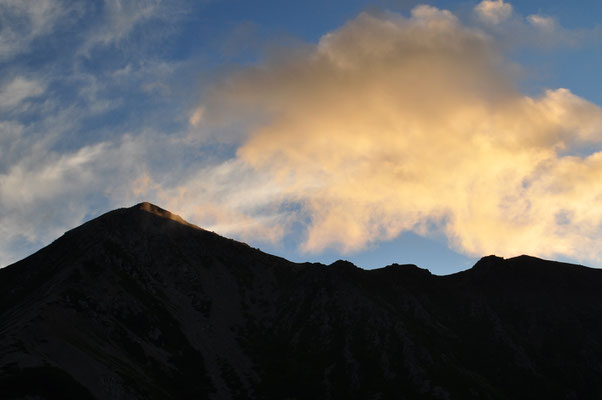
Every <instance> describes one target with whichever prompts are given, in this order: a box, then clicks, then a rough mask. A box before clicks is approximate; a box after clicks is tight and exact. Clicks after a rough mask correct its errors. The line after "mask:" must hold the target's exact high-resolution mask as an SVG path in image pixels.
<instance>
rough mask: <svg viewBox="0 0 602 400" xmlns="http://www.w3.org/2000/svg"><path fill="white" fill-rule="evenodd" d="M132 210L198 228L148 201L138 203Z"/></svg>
mask: <svg viewBox="0 0 602 400" xmlns="http://www.w3.org/2000/svg"><path fill="white" fill-rule="evenodd" d="M130 210H140V211H145V212H147V213H150V214H154V215H157V216H159V217H162V218H167V219H171V220H173V221H176V222H179V223H181V224H185V225H189V226H194V227H197V226H196V225H193V224H191V223H189V222H187V221H186V220H184V218H182V217H180V216H179V215H177V214H174V213H172V212H170V211H167V210H165V209H163V208H161V207H159V206H157V205H155V204H152V203H149V202H148V201H143V202H142V203H138V204H136V205H135V206H133V207H130ZM197 228H198V227H197Z"/></svg>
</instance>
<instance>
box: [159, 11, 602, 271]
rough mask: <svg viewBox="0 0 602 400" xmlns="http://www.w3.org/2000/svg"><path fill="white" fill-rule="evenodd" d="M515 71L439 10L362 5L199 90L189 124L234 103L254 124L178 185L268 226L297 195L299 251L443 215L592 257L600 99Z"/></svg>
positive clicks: (381, 235) (597, 230)
mask: <svg viewBox="0 0 602 400" xmlns="http://www.w3.org/2000/svg"><path fill="white" fill-rule="evenodd" d="M516 71H517V68H516V66H514V65H512V64H511V63H509V62H507V61H506V60H505V59H504V57H503V55H502V53H501V52H500V51H499V49H498V48H497V46H496V41H495V39H494V38H493V37H491V36H488V35H487V34H485V33H484V32H483V31H481V30H478V29H475V28H470V27H467V26H465V25H463V24H462V23H461V22H460V21H459V20H458V19H457V18H456V17H455V16H454V15H453V14H451V13H450V12H448V11H445V10H439V9H436V8H433V7H429V6H419V7H416V8H415V9H414V10H413V11H412V15H411V16H410V17H409V18H405V17H402V16H400V15H397V14H385V15H370V14H361V15H359V16H358V17H357V18H355V19H354V20H352V21H350V22H348V23H347V24H346V25H345V26H343V27H342V28H340V29H338V30H336V31H333V32H331V33H329V34H327V35H325V36H324V37H322V39H321V40H320V42H319V43H318V44H317V46H315V47H312V48H304V49H302V50H296V51H290V52H287V51H282V52H281V53H279V54H277V55H276V56H275V57H274V58H273V59H271V60H269V61H266V62H265V63H264V64H262V65H260V66H256V67H251V68H246V69H243V70H239V71H238V72H236V73H231V74H229V75H228V76H226V77H225V78H224V79H223V80H222V81H221V82H220V83H218V84H216V85H215V86H214V87H213V88H212V89H211V90H210V91H208V92H207V95H206V97H205V99H204V102H203V104H202V106H201V107H202V108H199V110H202V116H203V121H200V118H195V120H194V123H195V126H197V127H198V126H199V125H203V124H204V123H205V124H211V123H212V118H213V122H215V121H218V120H220V119H221V118H223V117H224V116H226V115H230V116H235V115H243V116H245V117H248V116H253V121H252V123H253V128H252V129H250V131H249V132H248V136H247V137H245V138H244V139H243V141H242V143H241V146H240V147H239V149H238V152H237V159H236V160H234V161H230V163H229V166H230V170H229V171H230V172H229V174H228V175H227V176H224V177H223V178H224V181H223V182H221V183H220V184H216V183H215V182H213V184H211V183H208V182H207V177H208V176H211V171H207V170H205V171H203V172H202V173H200V174H199V175H197V176H195V177H193V179H191V181H190V182H188V185H189V186H190V187H191V188H192V187H194V186H195V185H197V186H198V185H200V183H198V182H200V181H203V182H204V183H203V185H204V186H203V188H204V189H203V190H204V192H205V197H204V198H206V199H207V198H210V199H211V198H213V199H214V203H219V205H220V206H221V207H222V208H225V209H228V210H229V211H227V212H226V211H221V212H220V213H219V214H221V215H229V214H228V213H239V214H241V215H245V216H246V217H245V218H248V219H249V218H250V219H251V220H253V221H255V222H254V223H253V229H254V232H255V233H254V234H255V235H257V232H259V231H261V230H262V229H261V227H262V226H263V228H264V229H265V231H266V232H269V234H268V235H267V236H268V237H270V238H274V237H278V235H279V234H282V232H281V231H280V230H276V231H275V230H274V226H275V225H278V223H280V224H281V227H282V229H283V230H286V226H287V224H289V223H290V222H291V218H292V217H291V216H290V215H289V216H284V215H283V214H282V212H281V211H277V210H281V207H280V208H279V206H278V205H281V204H282V203H284V202H288V203H294V204H298V205H299V207H300V209H301V212H300V213H299V215H303V216H306V217H309V220H310V222H309V225H308V227H307V236H306V239H305V241H304V242H303V244H302V245H301V247H302V248H303V249H305V250H307V251H320V250H322V249H324V248H326V247H337V248H339V249H341V250H342V251H353V250H358V249H361V248H363V247H364V246H366V245H367V244H369V243H371V242H374V241H379V240H383V239H390V238H393V237H395V236H397V235H399V234H400V233H401V232H403V231H407V230H413V231H415V232H418V233H420V234H423V235H428V234H429V233H431V232H432V230H442V231H443V232H445V233H446V235H447V236H448V238H449V239H450V242H451V243H452V245H453V246H454V247H455V248H456V249H457V250H459V251H462V252H465V253H468V254H473V255H482V254H489V253H496V254H500V255H506V256H511V255H516V254H520V253H529V254H533V255H540V256H557V255H566V256H570V257H574V258H577V259H581V260H586V261H599V260H600V259H601V255H602V253H601V251H600V249H602V207H601V206H600V204H601V201H602V152H599V151H598V150H599V148H600V142H601V141H602V109H600V107H598V106H597V105H595V104H592V103H590V102H588V101H586V100H584V99H582V98H580V97H578V96H576V95H574V94H572V93H571V92H570V91H569V90H567V89H557V90H548V91H546V92H545V93H543V94H541V95H540V96H538V97H531V96H528V95H525V94H522V93H521V92H520V91H519V90H518V89H517V87H516V85H515V81H516V78H515V74H516ZM198 115H199V116H200V115H201V113H200V111H199V112H198ZM240 122H241V123H244V118H243V120H242V121H240ZM232 166H236V168H234V169H232ZM222 169H223V167H222ZM240 174H244V176H245V180H244V181H245V183H244V184H242V185H239V184H232V181H229V179H233V181H235V182H238V181H239V180H238V179H236V177H237V176H239V175H240ZM253 177H261V179H258V180H257V182H256V183H255V184H253V183H249V182H252V181H253ZM228 182H230V183H228ZM215 187H219V188H220V189H219V195H218V194H217V193H218V192H216V191H215V190H213V188H215ZM188 190H194V189H190V188H189V189H188ZM208 193H209V194H208ZM246 193H252V194H253V196H247V195H246ZM174 196H175V194H174V193H171V195H167V197H171V198H174ZM212 196H213V197H212ZM175 197H177V198H178V199H179V200H178V201H179V202H180V204H178V205H176V204H174V207H176V209H182V204H183V203H184V202H186V201H189V200H191V198H188V200H186V198H185V196H184V197H182V194H181V193H180V194H179V195H178V196H175ZM220 199H221V200H220ZM233 199H237V200H233ZM240 200H245V201H242V202H241V201H240ZM212 204H213V203H212ZM258 210H260V211H258ZM189 214H195V212H194V210H192V208H191V209H190V210H189ZM232 215H234V214H232ZM237 215H238V214H237ZM262 220H265V221H269V222H266V223H265V225H262V223H261V221H262ZM228 221H230V220H228ZM232 221H234V220H232ZM232 221H230V222H232ZM201 222H202V221H201ZM217 225H219V224H217ZM247 225H248V224H247ZM229 226H230V231H229V232H228V233H236V231H237V228H236V227H235V225H232V224H230V225H229ZM244 229H245V228H244V227H243V226H241V227H240V228H239V229H238V231H239V232H244Z"/></svg>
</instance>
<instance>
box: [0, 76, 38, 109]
mask: <svg viewBox="0 0 602 400" xmlns="http://www.w3.org/2000/svg"><path fill="white" fill-rule="evenodd" d="M44 90H45V86H44V85H43V84H42V83H41V82H39V81H36V80H32V79H27V78H24V77H22V76H17V77H15V78H13V79H12V80H11V81H10V82H8V83H7V84H5V85H4V87H3V88H2V89H0V111H5V110H9V109H12V108H14V107H16V106H17V105H19V104H21V102H22V101H23V100H26V99H28V98H31V97H37V96H39V95H41V94H42V93H44Z"/></svg>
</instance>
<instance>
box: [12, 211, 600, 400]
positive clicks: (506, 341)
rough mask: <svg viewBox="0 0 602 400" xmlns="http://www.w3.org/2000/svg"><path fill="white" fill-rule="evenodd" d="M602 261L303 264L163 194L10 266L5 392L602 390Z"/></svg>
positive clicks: (352, 395)
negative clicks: (426, 266)
mask: <svg viewBox="0 0 602 400" xmlns="http://www.w3.org/2000/svg"><path fill="white" fill-rule="evenodd" d="M601 377H602V270H596V269H590V268H586V267H582V266H576V265H569V264H561V263H556V262H551V261H544V260H540V259H536V258H532V257H526V256H522V257H517V258H513V259H508V260H504V259H501V258H497V257H494V256H490V257H485V258H483V259H482V260H481V261H479V262H478V263H477V264H476V265H475V266H474V267H473V268H472V269H470V270H468V271H464V272H460V273H457V274H453V275H449V276H434V275H431V274H430V273H429V272H428V271H427V270H423V269H420V268H418V267H416V266H413V265H390V266H387V267H385V268H382V269H378V270H371V271H365V270H362V269H360V268H357V267H355V266H354V265H353V264H351V263H348V262H344V261H338V262H336V263H334V264H332V265H329V266H324V265H321V264H296V263H292V262H289V261H287V260H284V259H282V258H279V257H275V256H271V255H269V254H265V253H262V252H261V251H259V250H257V249H253V248H251V247H249V246H247V245H245V244H243V243H238V242H236V241H233V240H229V239H225V238H222V237H220V236H218V235H216V234H214V233H211V232H207V231H204V230H202V229H200V228H198V227H196V226H194V225H191V224H188V223H186V222H185V221H183V220H182V219H181V218H180V217H178V216H176V215H174V214H171V213H170V212H168V211H165V210H162V209H160V208H159V207H157V206H154V205H151V204H149V203H142V204H139V205H137V206H134V207H132V208H128V209H119V210H116V211H112V212H109V213H107V214H105V215H103V216H101V217H99V218H97V219H94V220H92V221H90V222H88V223H86V224H84V225H82V226H80V227H79V228H76V229H74V230H72V231H69V232H67V233H66V234H65V235H64V236H63V237H61V238H60V239H58V240H56V241H55V242H54V243H52V244H51V245H49V246H48V247H46V248H44V249H42V250H40V251H39V252H37V253H35V254H33V255H32V256H30V257H28V258H26V259H24V260H22V261H20V262H18V263H16V264H14V265H12V266H9V267H7V268H4V269H2V270H0V394H1V395H0V397H2V398H3V399H12V398H15V399H16V398H19V399H21V398H32V399H33V398H36V399H38V398H42V399H44V398H60V399H69V398H73V399H147V398H148V399H169V398H173V399H188V398H196V399H204V398H212V399H247V398H251V399H253V398H256V399H473V398H474V399H534V398H542V399H544V398H545V399H600V398H602V379H601Z"/></svg>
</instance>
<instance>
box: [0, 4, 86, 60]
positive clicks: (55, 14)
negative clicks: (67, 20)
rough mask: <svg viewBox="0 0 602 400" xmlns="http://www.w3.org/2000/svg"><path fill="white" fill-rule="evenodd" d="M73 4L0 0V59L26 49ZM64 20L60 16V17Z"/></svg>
mask: <svg viewBox="0 0 602 400" xmlns="http://www.w3.org/2000/svg"><path fill="white" fill-rule="evenodd" d="M76 10H77V7H76V5H74V4H71V5H69V6H67V5H66V4H64V3H63V2H61V1H55V0H38V1H23V0H1V1H0V60H6V59H10V58H11V57H13V56H15V55H17V54H20V53H24V52H27V51H29V49H30V45H31V43H32V42H33V41H34V40H36V39H38V38H41V37H43V36H44V35H46V34H48V33H49V32H51V31H52V30H53V29H54V28H55V27H56V25H57V23H58V21H59V20H61V19H62V17H64V16H65V15H67V14H68V13H70V12H74V11H76ZM63 20H64V19H63Z"/></svg>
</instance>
